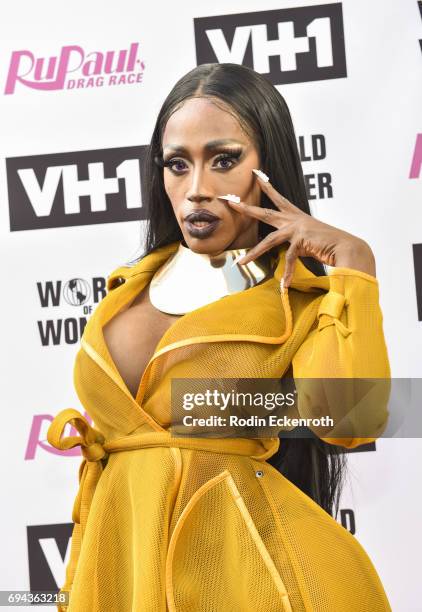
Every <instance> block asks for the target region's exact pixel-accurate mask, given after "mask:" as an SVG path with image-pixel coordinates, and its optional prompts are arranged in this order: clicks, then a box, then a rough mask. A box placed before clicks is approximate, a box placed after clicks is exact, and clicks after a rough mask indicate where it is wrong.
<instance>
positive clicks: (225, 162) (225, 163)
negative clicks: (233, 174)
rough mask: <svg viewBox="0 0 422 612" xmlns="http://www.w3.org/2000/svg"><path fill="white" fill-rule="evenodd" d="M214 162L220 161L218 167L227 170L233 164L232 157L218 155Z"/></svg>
mask: <svg viewBox="0 0 422 612" xmlns="http://www.w3.org/2000/svg"><path fill="white" fill-rule="evenodd" d="M216 163H221V164H222V165H221V166H220V168H223V169H224V170H228V169H229V168H231V167H232V164H233V158H232V157H228V156H226V157H220V158H219V159H217V160H216Z"/></svg>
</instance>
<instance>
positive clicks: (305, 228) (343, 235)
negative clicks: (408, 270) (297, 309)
mask: <svg viewBox="0 0 422 612" xmlns="http://www.w3.org/2000/svg"><path fill="white" fill-rule="evenodd" d="M264 176H265V175H264ZM257 178H258V181H259V185H260V186H261V189H262V191H263V192H264V193H265V194H266V195H267V196H268V197H269V198H270V200H271V201H272V202H274V204H275V206H276V207H277V209H278V210H273V209H271V208H263V207H261V206H253V205H251V204H245V203H244V202H239V203H237V202H234V201H233V200H231V199H229V197H228V196H220V197H221V198H222V199H224V200H226V201H227V202H228V204H229V205H230V206H231V207H232V208H234V209H235V210H237V211H238V212H239V213H240V214H246V215H249V216H251V217H254V218H255V219H259V220H260V221H263V222H264V223H268V225H272V226H273V227H275V228H277V229H276V230H275V231H273V232H271V233H270V234H268V235H267V236H266V237H265V238H264V239H263V240H261V242H259V243H258V244H257V245H256V246H254V247H253V248H251V249H250V251H249V252H248V254H247V255H245V256H244V257H242V258H241V259H240V260H239V263H240V264H246V263H248V262H249V261H253V260H254V259H256V258H257V257H259V256H260V255H262V253H265V252H266V251H268V250H269V249H272V248H273V247H275V246H277V245H279V244H283V242H286V241H288V242H290V246H289V248H288V249H287V251H286V268H285V271H284V276H283V280H284V287H288V286H289V284H290V281H291V279H292V277H293V272H294V267H295V262H296V259H297V258H298V257H299V256H300V257H313V258H314V259H316V260H318V261H320V262H321V263H325V264H327V265H329V266H341V267H346V268H352V269H355V270H360V271H362V272H366V273H367V274H371V275H372V276H375V258H374V255H373V253H372V250H371V248H370V246H369V245H368V244H367V243H366V242H365V241H364V240H362V239H361V238H358V237H357V236H354V235H353V234H349V233H348V232H345V231H343V230H341V229H339V228H337V227H334V226H332V225H328V224H327V223H323V222H322V221H319V220H318V219H315V217H312V216H311V215H308V214H307V213H305V212H303V211H302V210H300V209H299V208H298V207H297V206H295V205H294V204H292V203H291V202H290V201H289V200H287V199H286V198H285V197H284V196H282V195H281V194H280V193H278V191H276V190H275V189H274V187H273V186H272V185H271V183H270V182H269V181H266V180H265V179H263V178H262V177H261V176H259V175H258V174H257ZM283 280H282V283H283Z"/></svg>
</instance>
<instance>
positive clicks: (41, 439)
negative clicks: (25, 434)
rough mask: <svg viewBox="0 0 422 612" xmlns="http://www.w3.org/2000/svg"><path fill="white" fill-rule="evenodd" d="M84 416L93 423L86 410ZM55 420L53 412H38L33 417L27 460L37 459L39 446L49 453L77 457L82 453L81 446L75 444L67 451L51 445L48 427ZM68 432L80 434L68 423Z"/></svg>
mask: <svg viewBox="0 0 422 612" xmlns="http://www.w3.org/2000/svg"><path fill="white" fill-rule="evenodd" d="M83 416H84V417H85V418H86V420H87V421H88V423H89V424H90V425H92V419H91V417H90V416H89V415H88V414H87V413H86V412H84V413H83ZM52 421H53V417H52V416H51V414H36V415H34V417H33V419H32V425H31V431H30V432H29V439H28V444H27V447H26V452H25V460H26V461H28V460H30V459H35V454H36V452H37V449H38V448H41V449H42V450H43V451H47V452H48V453H52V454H53V455H61V456H65V457H66V456H67V457H77V456H79V455H81V447H80V446H79V445H78V446H74V447H73V448H69V450H67V451H62V450H59V449H58V448H55V447H54V446H51V445H50V444H49V443H48V442H47V428H48V427H49V426H50V424H51V422H52ZM66 427H67V431H68V432H69V433H66V437H67V435H69V436H79V435H80V434H79V432H78V431H77V430H76V429H75V427H73V425H67V426H66Z"/></svg>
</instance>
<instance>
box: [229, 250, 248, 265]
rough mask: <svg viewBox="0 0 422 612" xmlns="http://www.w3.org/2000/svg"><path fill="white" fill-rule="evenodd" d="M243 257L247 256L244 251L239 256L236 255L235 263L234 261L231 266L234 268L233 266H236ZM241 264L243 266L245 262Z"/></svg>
mask: <svg viewBox="0 0 422 612" xmlns="http://www.w3.org/2000/svg"><path fill="white" fill-rule="evenodd" d="M242 257H245V256H244V255H243V254H242V253H241V254H240V255H238V256H237V257H236V259H234V260H233V263H232V265H231V267H232V268H233V266H234V265H235V264H237V263H238V262H239V261H240V260H241V259H242ZM240 265H241V266H242V265H243V264H240Z"/></svg>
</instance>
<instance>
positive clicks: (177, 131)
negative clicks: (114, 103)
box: [162, 98, 261, 255]
mask: <svg viewBox="0 0 422 612" xmlns="http://www.w3.org/2000/svg"><path fill="white" fill-rule="evenodd" d="M222 107H223V108H224V105H223V103H222V101H221V100H215V101H214V102H213V100H212V99H211V98H190V99H188V100H186V102H184V103H183V105H182V106H181V107H180V108H179V109H178V110H177V111H175V112H174V113H173V114H172V115H171V117H170V118H169V120H168V122H167V124H166V127H165V130H164V133H163V141H162V147H163V159H164V163H165V164H166V165H165V167H164V187H165V190H166V192H167V195H168V197H169V199H170V202H171V204H172V207H173V210H174V214H175V216H176V219H177V222H178V223H179V226H180V229H181V231H182V234H183V238H184V240H185V242H186V244H187V245H188V247H189V248H190V249H192V251H195V252H197V253H206V254H209V255H217V254H218V253H221V252H222V251H224V250H227V249H240V248H246V247H250V246H254V245H255V244H257V242H258V220H257V219H253V218H252V217H248V216H246V215H242V213H238V212H237V211H235V210H234V209H233V208H231V207H230V206H229V205H228V204H226V202H225V200H219V199H218V196H222V195H226V194H235V195H237V196H239V197H240V199H241V201H242V202H245V203H246V204H254V205H255V206H260V195H261V189H260V187H259V184H258V182H257V180H256V177H255V175H254V173H253V172H252V169H253V168H259V167H260V159H259V153H258V151H257V149H256V146H255V144H254V143H253V142H252V141H251V139H250V138H249V136H247V134H246V133H245V132H244V130H243V129H242V127H241V125H240V123H239V122H238V120H237V119H236V118H235V117H234V116H233V114H231V113H230V112H228V111H226V110H223V108H222ZM196 211H209V212H210V213H213V214H214V215H216V217H217V218H218V219H217V220H216V222H215V223H213V224H212V225H208V227H205V226H204V224H205V223H207V224H208V223H209V222H208V221H207V222H205V221H203V222H201V223H200V224H199V225H195V224H193V225H192V224H190V223H189V222H188V221H187V220H186V219H185V217H186V216H187V215H189V214H190V213H192V212H196ZM201 225H202V226H203V227H204V229H202V230H201V228H200V226H201ZM213 227H214V229H212V228H213ZM201 232H202V233H203V234H201ZM204 232H205V233H204Z"/></svg>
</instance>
